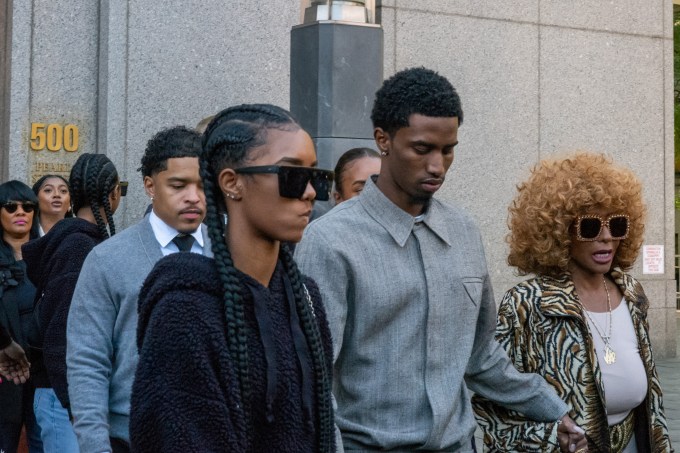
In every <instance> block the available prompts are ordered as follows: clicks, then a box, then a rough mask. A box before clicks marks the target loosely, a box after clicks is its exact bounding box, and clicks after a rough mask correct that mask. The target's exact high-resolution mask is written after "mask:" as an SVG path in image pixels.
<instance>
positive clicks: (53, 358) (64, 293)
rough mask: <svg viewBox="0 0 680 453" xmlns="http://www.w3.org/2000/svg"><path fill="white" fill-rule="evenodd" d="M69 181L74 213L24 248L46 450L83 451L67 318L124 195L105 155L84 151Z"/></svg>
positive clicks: (35, 376) (37, 411) (38, 407)
mask: <svg viewBox="0 0 680 453" xmlns="http://www.w3.org/2000/svg"><path fill="white" fill-rule="evenodd" d="M69 185H70V187H71V193H72V196H73V211H74V212H75V214H76V217H74V218H68V219H64V220H61V221H60V222H58V223H57V224H56V225H54V227H52V229H50V231H49V232H48V233H47V234H46V235H45V236H43V237H41V238H40V239H37V240H35V241H32V242H30V243H28V244H26V245H24V247H23V248H22V251H23V254H24V259H25V260H26V263H27V265H28V276H29V278H30V279H31V281H32V282H33V283H34V284H35V285H36V288H37V294H38V297H37V302H36V306H35V311H36V314H37V319H38V331H39V340H38V347H41V348H42V351H43V359H44V364H45V367H44V369H43V370H39V371H38V372H37V373H34V374H33V379H34V380H35V383H36V387H37V389H36V392H35V399H34V402H33V406H34V410H35V414H36V420H37V422H38V425H39V426H40V435H41V438H42V440H43V445H44V449H45V452H46V453H52V452H55V453H56V452H59V453H70V452H76V453H77V452H78V451H79V449H78V443H77V441H76V437H75V433H74V431H73V428H72V426H71V423H70V421H69V413H68V407H69V398H68V390H67V385H66V319H67V316H68V311H69V307H70V306H71V297H72V296H73V291H74V290H75V287H76V282H77V281H78V275H79V274H80V269H81V267H82V265H83V262H84V261H85V257H86V256H87V254H88V253H89V252H90V250H92V249H93V248H94V246H95V245H97V244H99V243H100V242H102V241H103V240H105V239H107V238H108V237H109V236H110V235H113V234H115V232H116V228H115V225H114V222H113V213H114V212H116V209H117V208H118V205H119V203H120V198H121V196H123V195H124V194H123V193H122V190H121V184H120V180H119V178H118V172H117V171H116V167H115V166H114V165H113V162H111V160H109V158H108V157H106V156H105V155H103V154H87V153H86V154H83V155H81V156H80V157H79V158H78V160H77V161H76V162H75V164H74V165H73V169H72V170H71V176H70V178H69Z"/></svg>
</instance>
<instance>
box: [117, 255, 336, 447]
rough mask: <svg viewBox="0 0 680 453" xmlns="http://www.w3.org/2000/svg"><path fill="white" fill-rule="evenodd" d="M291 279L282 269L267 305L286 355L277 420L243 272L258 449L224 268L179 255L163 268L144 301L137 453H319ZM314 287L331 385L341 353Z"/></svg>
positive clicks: (134, 430)
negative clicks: (243, 393) (297, 343)
mask: <svg viewBox="0 0 680 453" xmlns="http://www.w3.org/2000/svg"><path fill="white" fill-rule="evenodd" d="M284 272H285V271H284V270H283V265H282V264H281V263H280V262H279V264H278V265H277V268H276V271H275V273H274V275H273V276H272V280H271V282H270V284H269V290H268V292H267V291H265V294H266V296H265V297H263V298H265V299H267V300H266V307H267V311H268V315H269V316H270V320H271V326H272V330H273V332H274V333H275V335H274V339H275V344H276V348H275V349H276V354H277V360H276V374H277V381H276V391H275V393H274V400H273V404H272V405H271V406H270V410H269V411H267V409H266V403H265V400H266V394H267V379H268V376H267V362H266V359H265V352H264V348H263V346H262V339H261V337H260V333H259V328H258V324H257V322H258V321H257V319H256V317H255V309H254V308H253V296H252V293H251V291H250V290H249V289H247V288H248V287H247V285H252V284H257V283H256V282H255V280H253V279H252V278H251V277H249V276H248V275H246V274H243V273H240V272H239V280H240V286H241V288H242V290H241V295H242V297H243V298H244V302H245V304H244V305H245V318H246V325H247V328H248V336H247V344H248V358H249V364H250V366H249V375H250V385H251V398H250V408H251V412H252V413H251V417H252V430H253V435H252V444H251V445H248V441H247V437H248V436H247V432H246V427H245V426H246V422H245V420H244V415H243V410H242V407H241V405H240V403H239V401H240V388H239V381H238V378H237V376H236V368H235V364H234V361H233V360H232V357H231V356H230V354H229V352H228V346H227V337H226V332H227V329H228V327H227V325H226V318H225V311H224V302H223V298H222V295H223V291H222V286H221V283H220V279H219V276H218V274H217V269H216V266H215V261H214V260H213V259H212V258H206V257H204V256H201V255H198V254H194V253H176V254H172V255H169V256H166V257H165V258H163V259H162V260H160V261H159V262H158V263H157V264H156V266H155V267H154V269H153V270H152V272H151V273H150V274H149V276H148V277H147V279H146V281H145V283H144V286H143V287H142V291H141V293H140V296H139V321H138V327H137V345H138V348H139V364H138V366H137V373H136V375H135V381H134V384H133V386H132V400H131V414H130V441H131V446H132V451H133V452H158V451H163V452H225V451H229V452H296V453H305V452H314V451H317V450H318V448H317V441H316V438H317V434H318V430H319V417H318V412H317V410H316V407H317V395H316V392H314V391H312V392H311V393H312V394H313V395H314V396H313V410H312V420H313V423H307V422H305V419H304V416H303V408H302V406H303V405H302V403H301V398H302V395H301V393H302V389H301V386H302V384H301V383H302V382H303V379H302V377H301V372H300V368H299V366H298V356H297V355H296V352H295V347H294V345H293V337H292V334H291V328H290V324H289V323H290V321H289V319H290V318H289V311H290V310H289V308H288V303H287V299H286V296H285V294H286V291H285V287H284V283H283V273H284ZM305 285H306V286H307V288H308V289H309V293H310V295H311V298H312V301H313V306H314V310H315V314H316V321H317V322H318V325H319V329H320V332H321V336H322V341H323V346H324V351H325V355H326V359H327V360H326V364H327V365H326V366H327V367H328V370H329V371H328V373H329V377H330V376H331V371H330V370H331V362H332V345H331V337H330V331H329V328H328V324H327V320H326V314H325V311H324V309H323V306H322V304H321V297H320V295H319V290H318V287H317V286H316V284H315V283H314V282H313V281H312V280H310V279H305ZM309 365H310V366H311V363H310V364H309ZM270 371H271V370H270ZM309 384H310V386H313V383H312V382H310V383H309ZM333 449H334V445H333Z"/></svg>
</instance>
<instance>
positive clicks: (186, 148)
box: [138, 126, 202, 177]
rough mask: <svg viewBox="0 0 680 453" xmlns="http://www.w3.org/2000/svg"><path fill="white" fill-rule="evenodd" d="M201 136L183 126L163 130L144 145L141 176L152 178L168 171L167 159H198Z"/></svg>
mask: <svg viewBox="0 0 680 453" xmlns="http://www.w3.org/2000/svg"><path fill="white" fill-rule="evenodd" d="M201 149H202V148H201V134H199V133H198V132H197V131H195V130H193V129H189V128H187V127H184V126H175V127H171V128H168V129H164V130H162V131H160V132H158V133H157V134H156V135H154V136H153V138H152V139H151V140H149V142H148V143H147V144H146V150H145V151H144V155H143V156H142V166H141V167H139V169H138V170H139V171H141V172H142V176H145V177H146V176H152V175H154V174H156V173H159V172H161V171H164V170H167V169H168V164H167V163H168V159H173V158H179V157H199V156H200V155H201Z"/></svg>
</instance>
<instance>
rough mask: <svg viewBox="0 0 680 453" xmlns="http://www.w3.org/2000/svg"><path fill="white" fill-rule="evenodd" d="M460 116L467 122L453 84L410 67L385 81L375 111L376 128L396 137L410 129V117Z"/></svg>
mask: <svg viewBox="0 0 680 453" xmlns="http://www.w3.org/2000/svg"><path fill="white" fill-rule="evenodd" d="M413 114H419V115H424V116H430V117H437V118H442V117H451V118H452V117H457V118H458V124H459V125H460V124H462V123H463V108H462V107H461V105H460V97H459V96H458V93H456V89H455V88H453V85H451V83H450V82H449V81H448V80H447V79H446V78H445V77H443V76H441V75H439V74H438V73H436V72H434V71H432V70H431V69H426V68H423V67H420V68H409V69H404V70H403V71H400V72H397V73H396V74H394V75H393V76H392V77H390V78H389V79H387V80H385V82H384V83H383V85H382V87H381V88H380V89H379V90H378V91H377V92H376V94H375V103H374V104H373V111H372V112H371V120H372V121H373V127H379V128H381V129H382V130H384V131H385V132H387V133H388V134H389V135H391V136H393V135H394V134H395V133H396V132H397V131H398V130H399V129H401V128H402V127H408V126H409V117H410V116H411V115H413Z"/></svg>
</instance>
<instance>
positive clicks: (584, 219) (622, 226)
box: [576, 214, 630, 241]
mask: <svg viewBox="0 0 680 453" xmlns="http://www.w3.org/2000/svg"><path fill="white" fill-rule="evenodd" d="M605 226H606V227H607V228H608V229H609V233H610V234H611V235H612V240H614V241H620V240H623V239H626V238H627V237H628V232H629V231H630V218H629V217H628V216H627V215H626V214H614V215H610V216H608V217H606V218H603V217H600V216H599V215H590V214H588V215H580V216H578V217H576V239H578V240H579V241H594V240H596V239H597V238H598V237H600V234H602V228H604V227H605Z"/></svg>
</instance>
